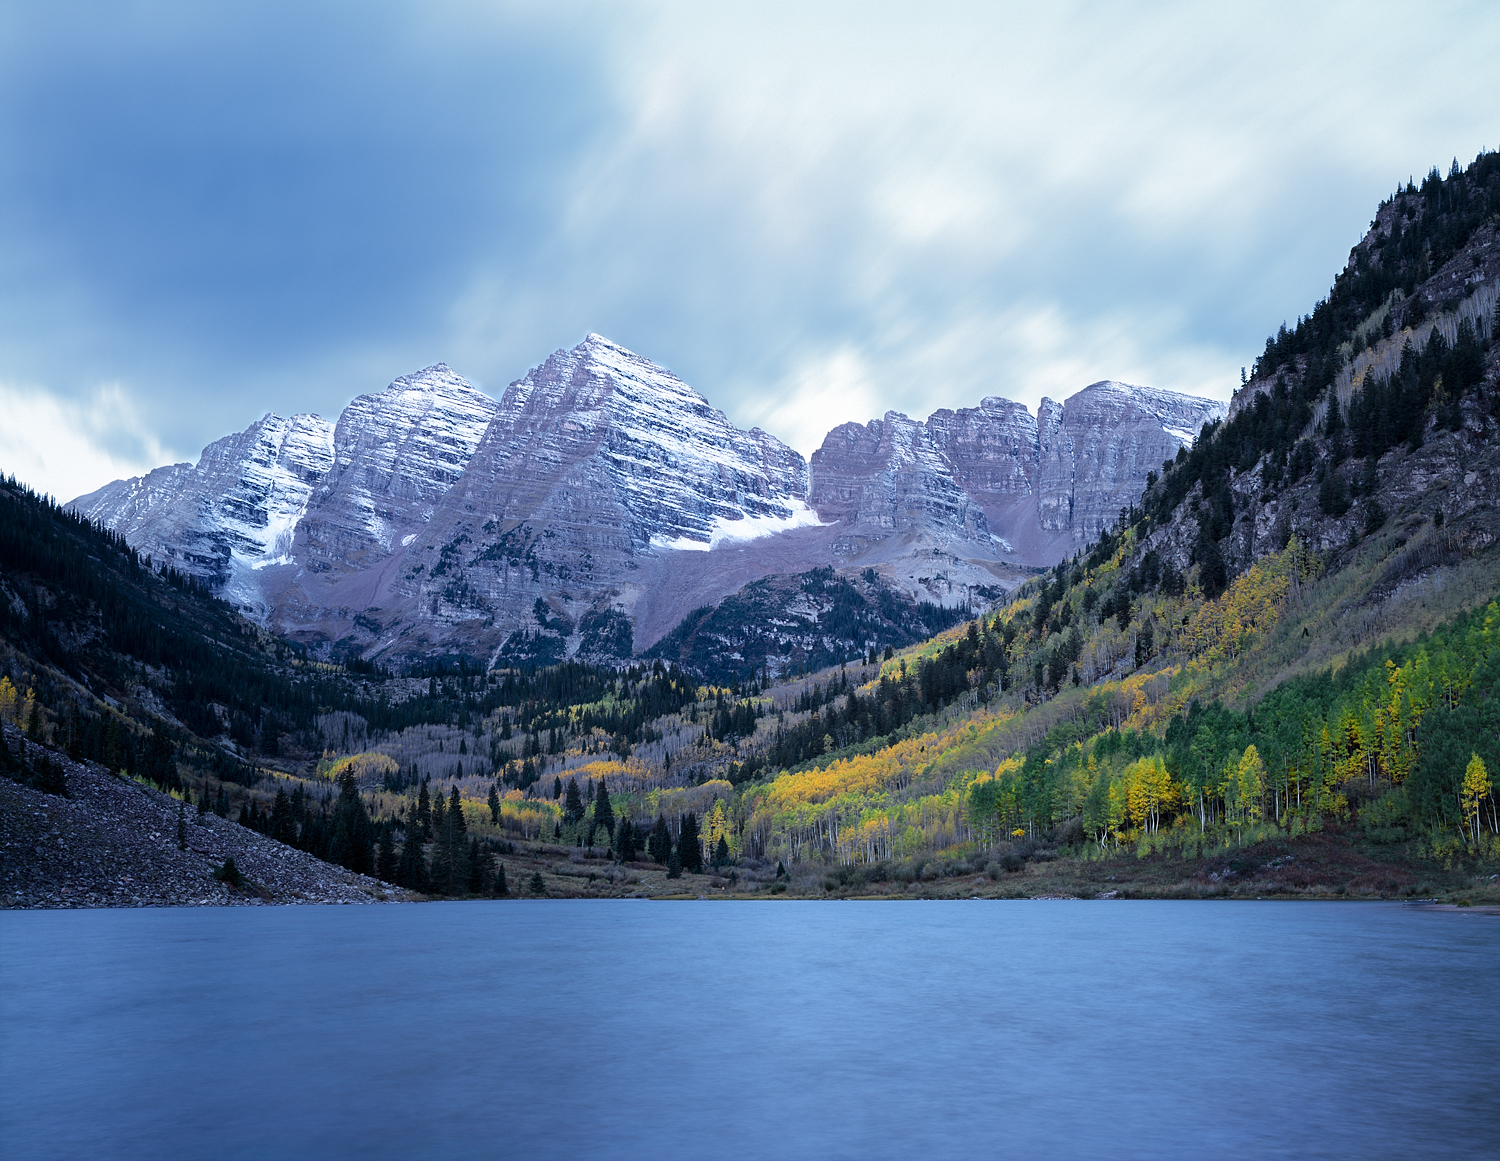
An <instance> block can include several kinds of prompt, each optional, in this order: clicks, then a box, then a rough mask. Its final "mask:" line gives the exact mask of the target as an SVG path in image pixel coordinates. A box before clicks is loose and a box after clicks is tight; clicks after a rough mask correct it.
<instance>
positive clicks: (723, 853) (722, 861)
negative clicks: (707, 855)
mask: <svg viewBox="0 0 1500 1161" xmlns="http://www.w3.org/2000/svg"><path fill="white" fill-rule="evenodd" d="M728 865H729V842H728V840H726V839H725V838H724V836H723V835H720V836H719V845H718V846H716V847H715V848H714V866H716V867H726V866H728Z"/></svg>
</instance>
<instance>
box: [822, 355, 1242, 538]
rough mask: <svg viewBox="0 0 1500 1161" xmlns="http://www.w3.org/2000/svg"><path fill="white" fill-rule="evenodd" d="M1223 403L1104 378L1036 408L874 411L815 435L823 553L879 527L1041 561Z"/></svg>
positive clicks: (1099, 526) (1098, 518) (1103, 512)
mask: <svg viewBox="0 0 1500 1161" xmlns="http://www.w3.org/2000/svg"><path fill="white" fill-rule="evenodd" d="M1223 412H1224V409H1223V405H1222V404H1219V403H1215V402H1214V401H1212V400H1208V399H1201V398H1198V397H1196V396H1192V395H1182V394H1178V393H1176V392H1172V391H1158V390H1154V389H1152V388H1148V387H1136V386H1132V385H1130V384H1126V383H1116V382H1113V381H1108V380H1107V381H1104V382H1100V383H1093V384H1091V385H1089V386H1088V387H1085V388H1084V389H1083V390H1082V391H1079V392H1078V393H1077V394H1076V395H1073V396H1071V397H1069V398H1068V400H1067V401H1066V402H1064V403H1062V404H1058V403H1056V402H1054V401H1053V400H1051V399H1043V400H1042V402H1041V406H1040V407H1039V408H1038V409H1037V415H1036V417H1033V416H1032V415H1031V414H1030V412H1028V411H1027V410H1026V408H1025V407H1023V406H1022V405H1021V404H1019V403H1016V402H1014V401H1012V400H1009V399H998V398H994V397H991V398H986V399H985V400H983V401H982V402H981V403H980V405H979V406H978V407H977V408H961V409H959V410H957V411H949V410H947V409H944V410H941V411H937V412H934V413H933V415H932V416H931V417H930V418H929V419H928V420H927V422H926V423H925V424H923V423H916V422H914V421H913V420H910V419H908V418H907V417H906V416H904V415H902V414H900V413H899V412H887V413H886V416H885V418H884V419H883V420H875V421H873V422H871V423H869V424H865V425H863V426H861V425H859V424H855V423H846V424H844V425H843V426H841V427H837V428H835V429H834V430H833V431H831V432H830V433H829V434H828V436H827V438H826V439H825V440H824V441H823V446H822V447H821V448H819V449H818V451H816V452H814V453H813V459H812V474H813V491H812V495H811V497H810V502H811V503H812V505H813V507H814V508H816V509H817V511H818V514H819V515H820V516H821V517H822V518H823V519H825V520H829V521H836V522H838V523H839V524H840V525H841V526H842V530H841V532H840V536H839V539H838V540H837V541H836V543H835V551H837V552H839V553H840V554H841V555H844V556H847V557H850V558H858V557H859V556H860V555H861V553H862V552H863V551H864V550H865V548H866V546H867V545H870V544H873V543H878V542H879V541H881V540H884V539H885V538H886V537H888V536H889V535H891V534H892V533H893V532H894V533H900V532H904V531H907V530H915V529H926V530H933V531H936V530H941V531H942V532H943V533H944V534H946V536H947V537H948V538H949V539H950V541H951V542H952V543H954V544H971V545H983V544H987V543H990V542H992V541H998V542H999V549H1000V554H1001V557H1002V558H1003V559H1006V560H1009V561H1019V562H1022V563H1025V564H1028V565H1043V566H1045V565H1051V564H1054V563H1056V561H1057V560H1058V559H1059V558H1060V557H1062V556H1064V555H1067V554H1068V553H1070V552H1072V551H1076V550H1077V549H1078V548H1081V547H1083V545H1084V544H1086V543H1087V542H1089V541H1090V540H1093V539H1095V538H1096V537H1097V536H1098V534H1099V533H1100V532H1101V531H1102V530H1103V529H1104V528H1105V527H1107V526H1108V525H1109V524H1111V523H1113V522H1114V520H1115V519H1116V518H1117V517H1118V515H1119V512H1120V509H1122V508H1125V507H1128V506H1129V505H1130V504H1132V503H1133V502H1134V501H1135V500H1136V499H1137V498H1138V497H1139V496H1140V492H1141V488H1142V487H1143V486H1144V484H1145V481H1146V477H1147V474H1148V473H1150V472H1153V471H1158V472H1159V471H1160V470H1161V466H1162V462H1163V461H1164V460H1167V459H1170V458H1171V457H1173V456H1175V455H1176V454H1177V452H1178V450H1179V449H1180V448H1182V447H1184V446H1187V445H1190V444H1191V443H1192V442H1193V440H1194V438H1196V436H1197V434H1198V432H1199V431H1200V429H1201V428H1202V427H1203V425H1204V424H1205V423H1210V422H1213V421H1216V420H1217V419H1219V418H1221V417H1222V415H1223Z"/></svg>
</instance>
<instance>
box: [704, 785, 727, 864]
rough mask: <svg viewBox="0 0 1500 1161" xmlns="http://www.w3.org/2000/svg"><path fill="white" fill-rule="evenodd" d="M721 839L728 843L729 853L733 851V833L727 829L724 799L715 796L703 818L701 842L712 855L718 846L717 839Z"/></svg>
mask: <svg viewBox="0 0 1500 1161" xmlns="http://www.w3.org/2000/svg"><path fill="white" fill-rule="evenodd" d="M721 838H722V839H723V840H724V841H725V842H727V843H728V844H729V849H730V853H731V854H732V853H733V851H734V835H733V834H731V833H730V830H729V816H728V815H727V814H726V813H725V811H724V800H723V799H722V798H715V799H714V804H713V807H712V809H710V810H709V812H708V813H707V814H706V815H705V816H704V818H703V843H704V846H705V848H706V849H707V850H708V852H709V856H710V857H712V856H713V852H714V851H715V850H716V849H717V848H718V845H719V840H720V839H721Z"/></svg>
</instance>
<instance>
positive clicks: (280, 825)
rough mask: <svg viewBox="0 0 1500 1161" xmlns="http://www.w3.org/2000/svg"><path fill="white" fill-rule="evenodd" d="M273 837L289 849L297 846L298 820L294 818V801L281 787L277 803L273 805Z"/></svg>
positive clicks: (278, 790) (277, 792) (278, 788)
mask: <svg viewBox="0 0 1500 1161" xmlns="http://www.w3.org/2000/svg"><path fill="white" fill-rule="evenodd" d="M271 837H272V838H273V839H275V840H276V841H277V842H279V843H285V844H286V845H287V846H289V847H290V846H296V845H297V820H296V819H295V818H294V817H293V816H292V800H291V799H289V798H288V797H287V796H286V791H285V790H283V789H282V788H281V787H279V786H278V787H277V788H276V801H274V802H273V803H272V804H271Z"/></svg>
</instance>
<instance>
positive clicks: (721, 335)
mask: <svg viewBox="0 0 1500 1161" xmlns="http://www.w3.org/2000/svg"><path fill="white" fill-rule="evenodd" d="M54 12H60V13H61V15H58V16H53V15H51V14H52V13H54ZM84 12H86V13H87V15H88V19H87V20H80V19H79V18H78V17H79V15H80V13H84ZM542 13H543V10H542V9H539V8H537V7H535V6H520V5H510V4H499V3H497V4H473V3H467V2H461V0H455V2H452V3H443V2H441V0H433V2H432V3H430V4H426V5H421V6H409V7H408V6H401V5H373V6H364V7H361V8H359V10H358V14H357V19H355V18H354V16H353V10H352V9H349V8H344V7H340V6H327V7H318V6H312V7H309V6H306V5H298V4H294V3H291V2H290V0H286V2H281V0H268V3H267V4H266V5H261V6H249V7H246V6H238V7H236V6H228V7H223V6H221V7H219V8H214V7H212V6H209V7H205V6H202V5H192V4H184V3H173V2H170V0H163V2H161V3H155V4H152V5H144V6H142V5H122V6H117V7H114V8H109V7H106V8H98V7H97V6H90V7H87V8H82V7H75V6H70V5H69V4H67V3H66V2H64V0H59V3H58V4H55V5H47V6H36V7H35V8H33V9H27V10H26V11H25V12H24V13H23V14H22V15H20V16H16V17H12V18H10V21H9V23H7V24H6V25H5V27H4V29H3V33H4V34H3V35H0V380H4V381H8V382H14V383H29V382H43V383H47V384H48V385H49V387H50V388H51V389H52V391H53V392H54V393H55V394H56V396H57V398H58V399H60V400H61V399H68V398H72V399H78V400H91V399H92V395H91V392H92V391H93V389H94V388H93V385H94V384H97V383H99V382H116V381H117V382H124V383H131V384H144V383H149V384H151V385H152V387H151V389H150V390H149V391H144V390H143V391H139V392H138V393H137V394H136V395H135V396H134V397H133V398H134V399H135V402H136V404H137V406H138V408H139V412H138V414H139V416H140V418H141V422H142V423H143V424H144V425H145V426H146V427H147V428H149V429H150V430H153V431H156V432H159V433H160V435H159V438H160V439H161V440H162V442H163V443H166V444H169V445H172V446H176V447H192V448H196V447H201V446H202V445H203V444H205V443H207V442H208V441H209V440H211V439H213V438H216V437H218V436H220V435H222V434H224V433H225V432H227V431H230V430H235V429H237V428H241V427H243V426H244V424H245V423H247V422H249V421H250V420H251V419H253V418H254V417H255V416H257V415H259V414H261V413H263V412H264V411H266V410H268V409H274V410H277V411H279V412H282V413H287V412H294V411H303V410H311V411H317V412H319V413H321V414H324V415H332V414H335V413H336V412H337V411H338V410H339V408H340V407H342V406H343V404H344V403H345V402H346V401H347V400H348V399H349V398H350V397H351V396H353V395H355V394H357V393H360V392H364V391H370V390H376V389H379V388H380V387H381V386H383V385H384V384H385V383H386V382H389V381H390V380H391V379H392V378H394V377H396V376H397V375H399V374H402V373H405V372H408V371H411V370H414V369H416V368H418V367H421V366H424V365H427V364H429V363H432V362H435V361H438V360H440V359H441V360H445V361H447V362H449V363H450V364H451V365H452V366H453V367H454V368H455V369H456V370H458V371H459V372H460V373H461V374H463V375H465V376H466V377H467V378H469V379H470V380H471V381H473V382H475V383H477V384H479V385H481V386H482V387H484V388H485V389H486V390H488V391H490V392H491V393H492V394H497V395H498V394H499V393H500V391H502V390H503V388H504V386H505V384H506V383H509V382H510V381H512V380H513V379H516V378H518V377H520V376H521V375H523V374H524V373H525V372H526V370H527V369H528V367H530V366H533V365H535V364H536V363H538V362H540V361H541V360H542V359H544V358H545V357H546V356H547V354H548V353H549V352H551V351H552V350H554V349H556V348H558V347H565V346H571V345H573V344H574V343H577V342H578V341H580V340H581V339H582V338H583V336H584V335H585V334H587V333H588V332H589V331H599V332H600V333H603V334H606V335H608V336H609V337H610V338H612V339H614V340H615V341H617V342H620V343H623V344H625V345H626V346H628V347H630V348H631V349H633V350H636V351H638V352H639V353H640V354H642V355H645V356H647V357H648V358H652V359H654V360H656V361H657V362H659V363H662V364H663V365H666V366H668V367H670V368H671V369H672V370H673V371H675V372H676V373H677V374H679V375H681V376H682V377H683V378H684V379H685V380H686V381H687V382H689V383H691V384H692V385H693V386H694V387H696V388H698V389H699V390H700V391H702V392H703V393H704V394H705V395H706V396H707V397H708V398H709V399H710V400H711V401H712V402H713V403H715V404H716V405H717V406H719V407H721V408H723V409H724V410H725V411H726V412H728V413H729V414H730V415H731V416H732V417H733V418H734V419H735V420H736V421H737V422H739V423H742V424H751V423H761V424H762V425H763V426H765V427H766V428H767V429H768V430H772V431H774V432H776V434H778V435H781V436H782V437H783V438H786V439H788V440H790V441H791V442H793V443H794V444H796V445H797V446H799V447H802V448H804V449H806V448H807V447H808V446H809V444H810V443H811V444H815V443H816V442H817V440H818V439H820V438H821V434H822V433H821V432H817V430H816V429H817V427H818V426H819V425H820V424H824V423H828V424H830V425H831V424H832V423H833V422H835V421H841V420H846V419H857V420H860V421H864V420H867V419H870V418H873V417H876V416H879V415H881V414H883V413H884V412H885V411H886V410H887V409H896V410H902V411H906V412H907V413H908V414H912V415H918V416H919V415H924V414H926V413H928V412H930V411H931V410H932V409H933V408H934V407H937V406H961V405H972V404H974V403H975V402H976V401H977V400H978V399H979V398H980V397H982V396H983V395H987V394H999V395H1008V396H1011V397H1014V398H1017V399H1020V400H1023V401H1025V402H1027V403H1028V404H1029V405H1031V406H1034V405H1035V402H1036V400H1037V399H1039V398H1040V397H1041V395H1043V394H1048V395H1051V396H1052V397H1053V398H1058V397H1062V396H1065V395H1067V394H1070V393H1071V392H1072V391H1075V390H1077V389H1078V388H1080V387H1082V386H1084V385H1085V384H1087V383H1088V382H1090V381H1093V380H1096V379H1100V378H1106V377H1110V378H1119V379H1129V380H1133V381H1137V382H1145V383H1148V384H1151V385H1155V386H1160V387H1167V388H1175V389H1180V390H1194V391H1200V392H1205V393H1209V394H1214V395H1216V396H1218V397H1221V398H1222V397H1223V396H1224V395H1225V394H1227V392H1228V391H1229V390H1230V389H1231V388H1232V387H1233V386H1235V385H1237V383H1238V381H1239V368H1240V367H1241V366H1242V365H1245V364H1248V363H1250V362H1251V361H1252V360H1253V358H1254V356H1255V355H1256V354H1257V353H1258V351H1259V349H1260V347H1261V345H1262V344H1263V342H1264V340H1265V337H1266V336H1267V335H1268V334H1270V333H1272V332H1274V331H1275V329H1276V327H1277V325H1278V324H1279V323H1281V322H1282V321H1283V320H1287V321H1290V320H1291V319H1292V318H1294V317H1295V316H1296V315H1297V314H1299V313H1303V312H1306V311H1308V310H1309V309H1311V307H1312V306H1313V304H1314V303H1315V302H1316V301H1317V299H1318V298H1319V297H1321V296H1322V295H1323V294H1325V293H1326V292H1327V289H1328V286H1329V284H1330V281H1331V279H1332V277H1333V275H1334V273H1335V272H1336V271H1337V270H1338V269H1339V268H1340V267H1341V266H1342V264H1343V261H1344V258H1345V255H1346V254H1347V251H1348V248H1349V246H1351V245H1352V244H1353V243H1354V242H1355V241H1356V240H1357V239H1358V237H1359V234H1360V232H1361V230H1362V228H1363V226H1364V223H1365V222H1367V221H1368V220H1369V217H1370V215H1371V214H1372V212H1373V210H1374V208H1375V205H1376V203H1377V202H1378V201H1379V199H1380V198H1381V197H1382V196H1384V195H1386V194H1388V193H1389V192H1390V191H1391V189H1392V188H1394V186H1395V184H1396V182H1397V181H1398V180H1401V179H1404V178H1405V176H1406V175H1407V174H1408V173H1415V175H1416V176H1418V177H1419V178H1420V176H1421V174H1422V173H1423V172H1424V171H1425V169H1426V168H1427V167H1428V166H1429V165H1431V164H1440V165H1442V166H1444V167H1445V168H1446V166H1447V163H1448V160H1449V158H1451V157H1455V156H1456V157H1458V158H1460V159H1461V160H1467V159H1468V158H1470V157H1472V156H1473V155H1474V153H1475V152H1476V151H1478V150H1479V149H1482V148H1494V147H1495V146H1496V145H1497V144H1500V142H1497V141H1496V140H1495V139H1494V132H1495V130H1494V126H1495V125H1496V124H1500V88H1497V87H1496V86H1494V85H1493V84H1492V83H1490V82H1489V80H1488V78H1489V76H1490V74H1491V73H1492V72H1493V66H1492V62H1491V61H1490V60H1489V57H1490V55H1492V52H1491V46H1492V45H1493V44H1494V43H1495V42H1496V38H1497V37H1500V8H1496V7H1495V6H1493V5H1485V4H1471V5H1462V4H1459V5H1452V6H1440V7H1437V8H1433V9H1430V10H1424V12H1423V15H1422V17H1421V19H1417V20H1413V19H1412V18H1411V15H1410V12H1409V11H1408V9H1407V8H1406V7H1403V6H1400V5H1396V4H1388V5H1380V4H1375V5H1370V4H1333V5H1326V6H1313V7H1307V6H1302V7H1298V8H1291V7H1285V8H1278V7H1276V6H1271V7H1269V8H1268V7H1267V6H1265V5H1262V4H1254V5H1251V4H1244V5H1235V4H1215V5H1202V4H1190V3H1162V4H1153V5H1149V6H1139V5H1137V6H1122V5H1110V4H1086V3H1072V4H1070V3H1058V4H1050V5H993V4H964V3H952V4H944V5H940V6H924V7H917V6H911V5H904V4H880V3H858V4H839V3H828V4H821V5H816V6H809V5H801V4H795V5H794V4H781V5H778V4H775V3H756V4H753V5H752V4H733V3H724V4H715V5H698V4H671V3H662V4H637V5H601V6H589V5H573V6H569V5H563V6H553V7H552V8H550V9H547V10H545V14H542ZM1293 26H1294V27H1295V35H1291V34H1289V32H1288V29H1289V28H1291V27H1293ZM1392 77H1408V78H1419V79H1420V78H1423V77H1427V78H1431V77H1441V78H1442V83H1441V84H1428V83H1420V80H1419V81H1418V82H1416V83H1413V84H1392V83H1391V81H1390V78H1392ZM81 405H82V404H81Z"/></svg>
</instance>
